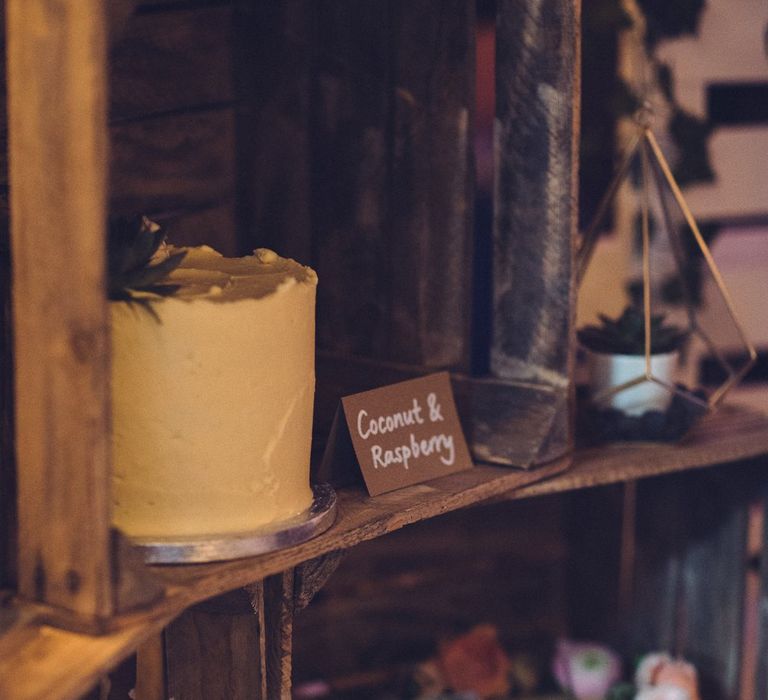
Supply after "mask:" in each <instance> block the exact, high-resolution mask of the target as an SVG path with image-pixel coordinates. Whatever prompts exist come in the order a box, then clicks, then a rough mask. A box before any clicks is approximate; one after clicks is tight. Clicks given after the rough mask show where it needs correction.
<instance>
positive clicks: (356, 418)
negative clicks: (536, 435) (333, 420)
mask: <svg viewBox="0 0 768 700" xmlns="http://www.w3.org/2000/svg"><path fill="white" fill-rule="evenodd" d="M341 403H342V407H343V410H344V417H345V419H346V423H347V427H348V428H349V435H350V437H351V438H352V446H353V447H354V450H355V454H356V455H357V460H358V462H359V464H360V469H361V470H362V473H363V479H364V480H365V485H366V488H367V489H368V493H369V494H370V495H371V496H376V495H378V494H380V493H386V492H387V491H393V490H395V489H399V488H402V487H403V486H409V485H411V484H418V483H420V482H422V481H427V480H429V479H434V478H435V477H438V476H443V475H445V474H451V473H453V472H457V471H461V470H463V469H468V468H470V467H471V466H472V459H471V458H470V456H469V450H468V449H467V443H466V440H465V439H464V434H463V432H462V430H461V425H460V424H459V418H458V415H457V414H456V404H455V403H454V400H453V392H452V391H451V382H450V377H449V375H448V373H447V372H438V373H436V374H430V375H428V376H426V377H421V378H419V379H411V380H409V381H406V382H400V383H398V384H391V385H389V386H385V387H382V388H380V389H373V390H372V391H365V392H363V393H361V394H353V395H351V396H345V397H344V398H343V399H342V400H341Z"/></svg>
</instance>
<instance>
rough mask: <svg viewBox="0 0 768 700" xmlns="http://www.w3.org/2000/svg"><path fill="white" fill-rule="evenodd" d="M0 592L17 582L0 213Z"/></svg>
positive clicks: (6, 250)
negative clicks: (0, 589)
mask: <svg viewBox="0 0 768 700" xmlns="http://www.w3.org/2000/svg"><path fill="white" fill-rule="evenodd" d="M0 217H1V218H0V588H13V587H14V585H15V581H16V573H15V572H16V459H15V453H14V439H13V437H14V425H13V423H14V421H13V417H14V414H13V329H12V327H11V254H10V242H9V240H8V211H7V203H6V206H5V207H3V208H2V209H0Z"/></svg>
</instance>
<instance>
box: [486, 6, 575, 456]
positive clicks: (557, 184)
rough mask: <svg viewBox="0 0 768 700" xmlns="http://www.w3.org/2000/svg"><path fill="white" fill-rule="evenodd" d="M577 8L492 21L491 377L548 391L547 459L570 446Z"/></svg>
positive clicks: (504, 9)
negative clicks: (565, 406) (567, 406)
mask: <svg viewBox="0 0 768 700" xmlns="http://www.w3.org/2000/svg"><path fill="white" fill-rule="evenodd" d="M579 21H580V3H579V0H542V1H541V2H535V3H531V2H526V0H500V2H499V4H498V12H497V23H496V135H495V143H496V149H497V150H496V166H497V167H496V172H495V201H494V209H495V211H494V232H493V239H494V243H493V266H494V269H493V338H492V343H491V358H490V366H491V373H492V374H493V375H494V376H497V377H500V378H504V379H506V380H509V381H519V380H522V381H527V382H532V383H534V384H543V385H546V386H549V387H551V388H552V389H553V390H554V392H555V393H556V395H557V396H556V398H554V399H553V400H552V406H551V409H550V411H551V415H552V418H551V422H552V435H551V436H550V438H549V440H548V444H547V449H546V451H545V452H544V453H543V454H538V455H532V458H535V459H540V460H546V459H548V458H552V457H554V456H557V455H559V454H563V452H565V451H567V450H568V449H569V447H570V445H571V430H570V420H569V416H568V412H567V411H563V410H562V409H560V410H558V409H559V407H560V406H562V405H563V404H564V403H566V402H567V400H568V394H569V376H571V372H570V371H569V369H570V367H571V363H572V349H573V329H572V315H573V298H574V284H573V270H572V251H573V242H574V240H575V233H576V208H577V207H576V197H575V192H576V176H575V174H576V164H577V149H576V146H577V140H578V117H579V115H578V111H579V110H578V95H579V92H578V73H579V69H578V66H579Z"/></svg>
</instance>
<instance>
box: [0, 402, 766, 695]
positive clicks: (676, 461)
mask: <svg viewBox="0 0 768 700" xmlns="http://www.w3.org/2000/svg"><path fill="white" fill-rule="evenodd" d="M765 454H768V416H765V415H763V414H761V413H758V412H756V411H753V410H745V409H739V408H733V407H724V408H723V409H722V410H721V411H720V412H718V413H717V414H716V415H713V416H711V417H708V418H707V419H706V420H705V421H704V422H702V424H701V425H700V426H699V427H698V428H697V429H696V431H694V432H693V433H692V434H691V435H690V436H689V438H688V439H687V440H686V441H685V443H684V444H681V445H633V444H624V445H617V446H607V447H603V448H599V449H592V450H587V451H583V452H579V453H577V454H576V455H575V456H574V458H573V461H572V462H573V463H572V465H570V462H571V459H570V458H566V459H563V460H559V461H556V462H553V463H550V464H547V465H544V466H542V467H539V468H538V469H535V470H532V471H524V470H512V469H508V468H504V467H497V466H491V465H485V464H479V465H476V466H475V467H474V468H473V469H470V470H467V471H464V472H458V473H456V474H451V475H449V476H446V477H442V478H440V479H436V480H434V481H431V482H428V483H424V484H419V485H415V486H411V487H408V488H405V489H401V490H400V491H393V492H391V493H388V494H383V495H381V496H378V497H376V498H368V497H367V495H366V494H365V492H364V491H362V489H348V490H342V491H341V492H340V493H339V514H338V517H337V521H336V523H335V524H334V526H333V527H332V528H331V529H330V530H328V531H327V532H326V533H324V534H322V535H320V536H318V537H316V538H315V539H313V540H310V541H308V542H305V543H303V544H300V545H297V546H295V547H291V548H289V549H285V550H281V551H278V552H273V553H271V554H266V555H262V556H259V557H253V558H249V559H240V560H235V561H229V562H221V563H213V564H199V565H183V566H154V567H151V571H152V572H153V573H154V574H155V575H156V576H157V578H158V579H159V580H160V581H161V582H162V583H163V584H164V585H165V596H164V597H163V598H162V599H161V600H159V601H158V602H157V603H155V604H154V605H152V606H150V607H149V608H147V609H144V610H140V611H136V612H133V613H129V614H124V615H121V616H120V617H118V618H116V619H115V620H114V628H113V629H111V630H109V631H108V632H107V633H106V634H104V635H102V636H98V637H94V636H89V635H85V634H78V633H75V632H67V631H64V630H59V629H56V628H53V627H50V626H48V625H46V624H44V623H43V620H44V615H41V614H40V610H37V611H35V609H34V607H33V606H27V607H25V606H24V605H21V606H20V607H19V614H18V615H17V619H16V622H15V623H14V624H13V625H12V626H11V627H10V628H9V629H8V630H6V632H5V633H4V634H2V635H0V697H2V698H3V699H4V700H33V699H39V700H42V699H44V698H45V699H48V698H53V697H55V698H58V699H60V700H69V699H70V698H71V699H72V700H74V699H75V698H77V697H78V696H79V695H80V694H81V693H83V692H85V691H86V690H87V689H88V688H89V687H90V686H91V685H93V683H95V682H96V681H97V680H98V678H99V676H100V675H102V674H103V673H106V672H107V671H108V670H109V669H111V668H113V667H114V666H115V665H116V664H117V663H119V662H120V661H121V660H122V659H123V658H125V657H126V656H127V655H128V654H130V653H131V652H133V651H134V650H135V649H136V647H137V646H138V645H139V644H140V643H141V642H142V641H144V640H145V639H146V638H148V637H149V636H150V635H152V634H153V633H156V632H158V631H159V630H161V629H162V628H163V627H164V626H166V625H167V624H168V623H169V622H170V621H171V620H173V619H174V618H175V617H176V616H177V615H179V614H180V613H181V612H182V611H183V610H185V609H186V608H188V607H190V606H191V605H194V604H195V603H197V602H200V601H202V600H205V599H206V598H210V597H213V596H216V595H218V594H220V593H224V592H226V591H229V590H233V589H236V588H239V587H242V586H244V585H247V584H249V583H253V582H254V581H258V580H261V579H263V578H265V577H266V576H269V575H272V574H275V573H278V572H280V571H285V570H288V569H291V568H293V567H295V566H297V565H298V564H300V563H302V562H304V561H308V560H310V559H314V558H316V557H319V556H322V555H324V554H327V553H329V552H333V551H338V550H342V549H347V548H349V547H352V546H354V545H355V544H358V543H360V542H364V541H366V540H370V539H373V538H376V537H379V536H381V535H384V534H386V533H388V532H392V531H394V530H397V529H399V528H401V527H404V526H406V525H409V524H412V523H415V522H418V521H420V520H425V519H427V518H432V517H435V516H438V515H441V514H443V513H447V512H449V511H452V510H456V509H458V508H462V507H465V506H469V505H472V504H474V503H478V502H481V501H486V500H490V499H494V498H499V497H504V498H510V499H517V498H527V497H532V496H538V495H543V494H549V493H557V492H562V491H567V490H572V489H578V488H586V487H590V486H598V485H602V484H609V483H616V482H620V481H627V480H632V479H638V478H642V477H648V476H656V475H660V474H665V473H671V472H676V471H683V470H686V469H693V468H701V467H706V466H715V465H719V464H725V463H729V462H735V461H739V460H747V459H750V458H754V457H758V456H760V455H765ZM569 465H570V468H568V467H569ZM74 669H77V672H75V671H74Z"/></svg>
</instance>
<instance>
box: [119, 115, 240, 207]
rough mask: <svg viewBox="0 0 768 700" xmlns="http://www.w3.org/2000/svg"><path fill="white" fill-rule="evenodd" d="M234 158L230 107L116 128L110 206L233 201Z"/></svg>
mask: <svg viewBox="0 0 768 700" xmlns="http://www.w3.org/2000/svg"><path fill="white" fill-rule="evenodd" d="M234 159H235V128H234V111H233V110H232V109H222V110H213V111H206V112H201V113H193V114H181V115H176V116H171V117H163V118H158V119H148V120H144V121H140V122H134V123H130V124H121V125H117V126H114V127H113V128H112V171H111V180H112V181H111V210H112V211H113V212H123V213H136V212H145V213H149V214H163V213H171V212H178V211H181V210H187V209H195V208H200V207H204V206H212V205H217V204H219V203H220V202H222V201H225V200H229V199H232V198H233V196H234V188H235V166H234Z"/></svg>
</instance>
